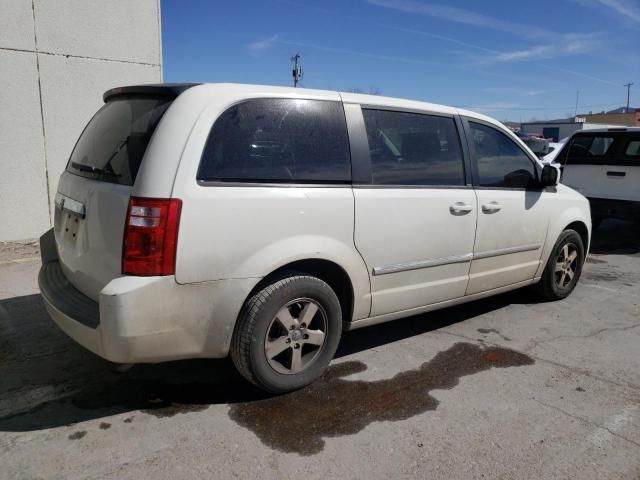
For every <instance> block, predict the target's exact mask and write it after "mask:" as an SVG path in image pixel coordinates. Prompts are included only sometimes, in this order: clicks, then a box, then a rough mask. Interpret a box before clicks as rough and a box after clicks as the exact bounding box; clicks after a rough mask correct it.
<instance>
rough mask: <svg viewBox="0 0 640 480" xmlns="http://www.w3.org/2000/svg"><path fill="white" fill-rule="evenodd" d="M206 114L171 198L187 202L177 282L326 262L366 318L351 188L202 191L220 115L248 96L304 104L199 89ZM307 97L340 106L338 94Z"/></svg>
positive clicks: (365, 281) (259, 90)
mask: <svg viewBox="0 0 640 480" xmlns="http://www.w3.org/2000/svg"><path fill="white" fill-rule="evenodd" d="M188 93H193V94H195V93H198V94H199V95H200V97H201V98H200V100H199V101H200V102H203V103H205V104H206V108H205V109H204V111H203V113H202V114H201V115H200V117H199V118H198V120H197V121H196V122H195V126H194V128H193V129H192V131H191V132H190V134H189V139H188V141H187V143H186V146H185V148H184V150H183V152H182V155H181V161H180V166H179V169H178V172H177V175H176V181H175V184H174V188H173V194H172V195H173V197H176V198H180V199H182V201H183V207H182V214H181V221H180V232H179V237H178V255H177V265H176V280H177V282H178V283H195V282H205V281H212V280H221V279H241V278H253V279H255V283H258V281H259V280H260V279H261V278H263V277H265V276H267V275H268V274H269V273H271V272H273V271H274V270H276V269H278V268H279V267H282V266H284V265H286V264H288V263H290V262H294V261H297V260H303V259H311V258H312V259H325V260H329V261H332V262H334V263H336V264H338V265H339V266H341V267H342V268H343V269H344V270H345V271H346V273H347V274H348V275H349V277H350V279H351V283H352V286H353V290H354V296H355V298H354V319H358V318H364V317H366V316H368V314H369V310H370V287H369V275H368V273H367V269H366V266H365V264H364V261H363V260H362V258H361V257H360V255H359V254H358V252H357V250H356V248H355V245H354V241H353V225H354V198H353V192H352V190H351V188H350V187H348V186H336V187H331V186H304V187H303V186H299V187H295V186H249V185H240V186H238V185H237V184H236V186H233V185H222V186H204V185H200V184H199V183H198V182H197V180H196V176H197V170H198V166H199V163H200V158H201V155H202V151H203V148H204V145H205V143H206V140H207V137H208V135H209V131H210V130H211V127H212V125H213V123H214V122H215V120H216V119H217V118H218V116H219V115H220V114H221V113H222V112H224V111H225V110H226V109H227V108H229V107H230V106H232V105H233V104H235V103H238V102H240V101H243V100H245V99H248V98H260V97H263V98H264V97H267V98H287V97H293V98H301V97H299V96H297V95H295V96H294V95H292V94H290V93H287V92H286V91H282V92H281V91H278V88H277V87H272V88H270V87H256V88H251V89H250V90H248V89H247V88H246V87H244V88H243V87H238V86H232V85H228V86H227V85H216V86H202V87H195V88H193V89H191V91H188V92H186V93H185V95H186V94H188ZM304 98H309V99H321V100H335V101H339V100H340V97H339V95H338V94H337V93H332V92H318V93H317V94H315V93H314V92H313V91H305V96H304Z"/></svg>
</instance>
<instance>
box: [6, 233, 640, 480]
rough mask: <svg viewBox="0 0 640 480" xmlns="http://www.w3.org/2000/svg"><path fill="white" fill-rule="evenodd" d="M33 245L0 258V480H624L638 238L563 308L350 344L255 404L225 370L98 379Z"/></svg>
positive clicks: (635, 420) (479, 312)
mask: <svg viewBox="0 0 640 480" xmlns="http://www.w3.org/2000/svg"><path fill="white" fill-rule="evenodd" d="M38 268H39V261H38V259H37V244H34V243H31V244H29V243H27V244H24V243H23V244H15V243H12V244H1V245H0V478H2V479H5V478H16V479H23V478H24V479H27V478H29V479H31V478H60V479H74V478H78V479H87V478H113V479H146V478H150V479H154V480H157V479H165V478H166V479H174V478H234V477H239V478H256V477H260V478H261V479H271V478H273V479H282V478H300V477H304V478H306V479H315V478H324V479H326V478H363V479H364V478H366V479H376V478H385V479H386V478H390V477H393V478H396V479H397V478H443V479H452V478H580V479H581V480H582V479H618V478H624V479H636V480H637V479H639V478H640V289H639V288H638V285H640V227H638V226H637V225H631V224H627V223H622V222H611V221H609V222H605V223H604V224H603V227H602V228H601V229H600V230H598V231H597V232H596V233H595V235H594V242H593V248H592V255H591V256H590V258H589V259H588V261H587V264H586V266H585V270H584V273H583V277H582V279H581V281H580V283H579V285H578V287H577V289H576V290H575V292H574V293H573V294H572V295H571V296H570V297H569V298H567V299H566V300H564V301H561V302H555V303H538V302H536V300H535V297H533V296H532V295H531V294H530V293H529V292H528V291H527V290H523V291H516V292H511V293H508V294H504V295H500V296H498V297H494V298H490V299H486V300H482V301H478V302H474V303H470V304H467V305H463V306H459V307H454V308H449V309H446V310H441V311H438V312H432V313H429V314H426V315H420V316H416V317H412V318H410V319H405V320H399V321H396V322H392V323H388V324H384V325H379V326H375V327H370V328H367V329H363V330H359V331H355V332H350V333H347V334H345V335H344V336H343V340H342V343H341V346H340V349H339V353H338V356H337V358H336V360H335V361H334V362H333V363H332V366H331V367H330V369H329V371H328V372H327V374H326V375H325V377H324V378H323V379H322V380H320V381H319V382H317V383H316V384H314V385H313V386H311V387H309V388H307V389H305V390H302V391H300V392H296V393H293V394H289V395H283V396H280V397H275V398H268V397H267V396H265V395H264V394H262V393H260V392H258V391H256V390H255V389H254V388H252V387H251V386H249V385H247V384H246V383H245V382H244V381H243V380H242V379H241V378H240V377H239V376H238V375H237V374H236V373H235V372H234V370H233V368H232V366H231V364H230V362H229V361H227V360H198V361H183V362H174V363H167V364H162V365H139V366H136V367H134V368H133V369H132V370H131V371H129V372H127V373H125V374H116V373H113V372H112V371H111V370H110V369H109V366H108V365H107V364H106V363H105V362H104V361H102V360H101V359H99V358H97V357H95V356H93V355H92V354H90V353H89V352H87V351H85V350H84V349H82V348H81V347H79V346H77V345H75V344H74V343H73V342H72V341H71V340H69V339H68V338H67V337H66V336H65V335H64V334H62V333H61V332H60V331H59V330H58V329H57V328H56V327H55V325H54V324H53V323H52V322H51V321H50V320H49V318H48V317H47V314H46V312H45V310H44V307H43V305H42V302H41V300H40V297H39V295H38V289H37V286H36V275H37V271H38Z"/></svg>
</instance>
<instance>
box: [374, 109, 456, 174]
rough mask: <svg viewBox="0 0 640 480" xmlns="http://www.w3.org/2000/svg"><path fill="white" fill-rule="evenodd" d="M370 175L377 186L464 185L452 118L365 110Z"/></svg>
mask: <svg viewBox="0 0 640 480" xmlns="http://www.w3.org/2000/svg"><path fill="white" fill-rule="evenodd" d="M362 113H363V115H364V123H365V126H366V129H367V137H368V139H369V152H370V156H371V175H372V181H373V183H374V184H378V185H464V167H463V159H462V153H461V150H460V142H459V140H458V132H457V130H456V126H455V123H454V121H453V119H452V118H444V117H437V116H433V115H423V114H418V113H405V112H390V111H386V110H371V109H363V110H362Z"/></svg>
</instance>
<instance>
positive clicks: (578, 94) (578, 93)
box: [573, 90, 580, 120]
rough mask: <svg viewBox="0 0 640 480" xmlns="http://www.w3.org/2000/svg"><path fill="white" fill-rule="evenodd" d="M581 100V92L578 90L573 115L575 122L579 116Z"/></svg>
mask: <svg viewBox="0 0 640 480" xmlns="http://www.w3.org/2000/svg"><path fill="white" fill-rule="evenodd" d="M579 99H580V90H576V110H575V112H574V113H573V119H574V120H575V118H576V117H577V116H578V100H579Z"/></svg>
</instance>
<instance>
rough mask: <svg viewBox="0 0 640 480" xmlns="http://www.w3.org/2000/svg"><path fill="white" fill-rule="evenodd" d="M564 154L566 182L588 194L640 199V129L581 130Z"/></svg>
mask: <svg viewBox="0 0 640 480" xmlns="http://www.w3.org/2000/svg"><path fill="white" fill-rule="evenodd" d="M623 130H624V129H623ZM560 155H561V156H562V158H560V159H559V161H560V163H561V164H562V165H563V166H562V170H563V172H562V183H564V184H565V185H568V186H570V187H572V188H575V189H576V190H578V191H579V192H580V193H582V194H583V195H584V196H585V197H588V198H601V199H609V200H626V201H636V202H637V201H640V131H633V130H630V131H619V130H618V129H611V130H610V131H608V132H600V131H599V132H592V133H591V132H584V133H579V134H576V135H574V136H573V137H572V138H571V140H570V141H569V144H568V145H567V146H566V147H565V151H563V152H561V154H560Z"/></svg>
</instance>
